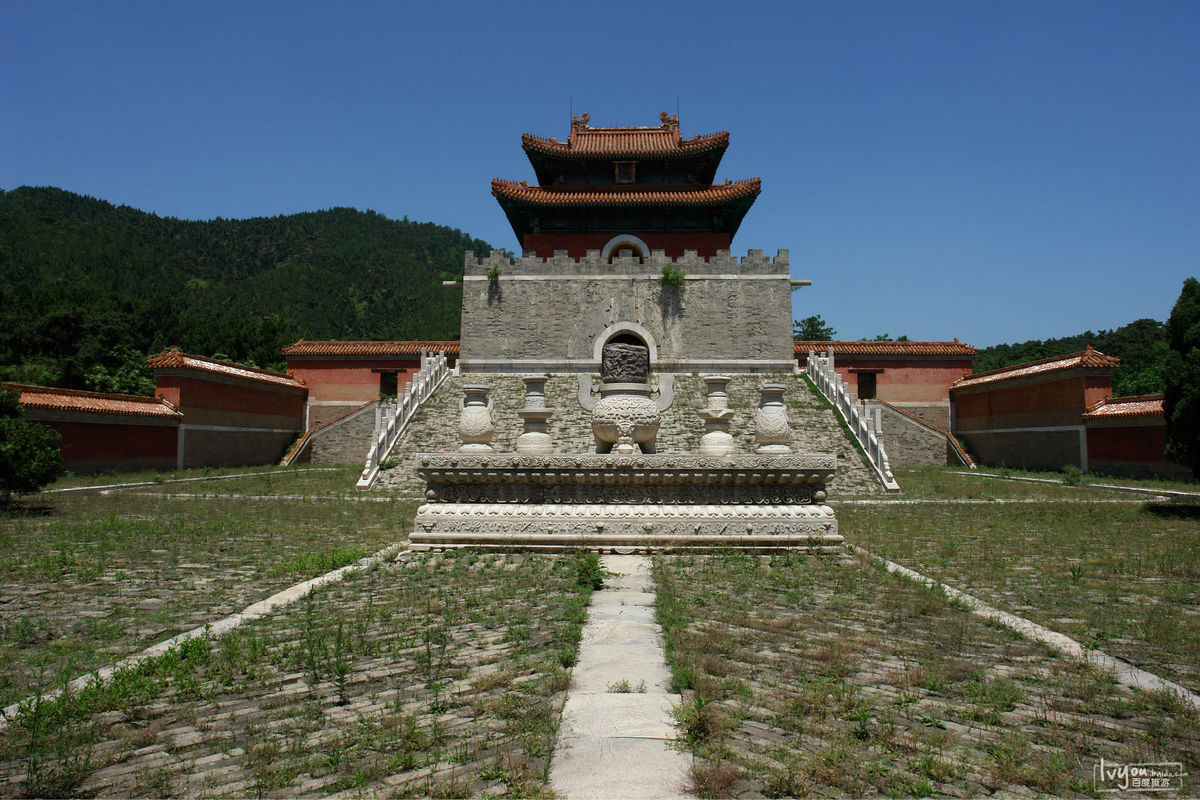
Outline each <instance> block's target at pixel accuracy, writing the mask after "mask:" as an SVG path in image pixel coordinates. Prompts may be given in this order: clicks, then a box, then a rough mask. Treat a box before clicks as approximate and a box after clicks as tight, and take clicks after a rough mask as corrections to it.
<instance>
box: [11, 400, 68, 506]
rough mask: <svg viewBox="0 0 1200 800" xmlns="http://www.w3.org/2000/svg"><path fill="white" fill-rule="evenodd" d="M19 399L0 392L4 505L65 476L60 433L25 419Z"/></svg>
mask: <svg viewBox="0 0 1200 800" xmlns="http://www.w3.org/2000/svg"><path fill="white" fill-rule="evenodd" d="M17 398H18V395H17V393H16V392H14V391H12V390H10V389H3V388H0V505H6V504H7V503H8V501H9V499H10V498H11V497H12V495H14V494H28V493H29V492H36V491H37V490H39V489H41V488H42V487H43V486H45V485H46V484H48V483H50V482H51V481H53V480H54V479H55V478H57V477H58V476H59V475H60V474H61V473H62V456H61V454H60V453H59V451H58V440H59V435H58V431H55V430H52V429H50V428H47V427H46V426H45V425H35V424H33V423H31V422H26V421H25V420H24V419H22V418H21V404H20V403H19V402H18V399H17Z"/></svg>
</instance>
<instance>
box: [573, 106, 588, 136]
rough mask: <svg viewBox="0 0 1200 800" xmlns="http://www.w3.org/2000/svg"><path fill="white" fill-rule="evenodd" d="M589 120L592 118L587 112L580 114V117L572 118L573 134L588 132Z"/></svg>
mask: <svg viewBox="0 0 1200 800" xmlns="http://www.w3.org/2000/svg"><path fill="white" fill-rule="evenodd" d="M588 119H590V117H589V116H588V113H587V112H586V111H585V112H583V113H582V114H580V115H579V116H578V117H571V132H572V133H575V132H577V131H585V130H587V127H588Z"/></svg>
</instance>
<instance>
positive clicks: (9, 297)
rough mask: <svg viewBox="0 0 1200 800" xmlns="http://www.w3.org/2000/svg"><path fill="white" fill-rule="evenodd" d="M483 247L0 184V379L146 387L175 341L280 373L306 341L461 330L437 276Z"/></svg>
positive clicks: (368, 223)
mask: <svg viewBox="0 0 1200 800" xmlns="http://www.w3.org/2000/svg"><path fill="white" fill-rule="evenodd" d="M490 249H491V246H490V245H489V244H488V243H487V242H483V241H480V240H478V239H473V238H471V237H470V236H468V235H467V234H465V233H463V232H461V231H459V230H456V229H453V228H446V227H443V226H440V225H434V224H432V223H416V222H409V221H408V220H403V221H397V220H392V219H388V218H387V217H384V216H381V215H380V214H376V213H374V212H370V211H367V212H362V211H356V210H354V209H349V208H334V209H330V210H328V211H316V212H311V213H304V214H293V215H290V216H279V217H271V218H255V219H246V220H226V219H220V218H218V219H215V220H212V221H208V222H194V221H186V220H179V219H174V218H170V217H167V218H164V217H158V216H156V215H154V214H148V213H146V212H143V211H138V210H136V209H133V208H129V207H128V206H114V205H112V204H111V203H107V202H104V201H102V200H97V199H95V198H91V197H84V196H81V195H77V194H73V193H71V192H67V191H63V190H61V189H53V188H30V187H21V188H18V189H14V190H12V191H7V192H5V191H0V379H5V380H17V381H23V382H29V383H42V384H54V385H60V386H69V387H74V388H95V389H100V390H107V391H131V390H142V391H144V390H145V389H146V387H147V384H146V379H147V378H148V376H149V374H148V372H146V371H144V370H143V369H141V365H142V362H144V360H145V356H146V355H147V354H148V353H154V352H158V351H161V350H165V349H167V348H169V347H170V346H172V345H177V346H179V347H180V348H181V349H183V350H185V351H187V352H192V353H197V354H200V355H218V356H221V357H227V358H230V359H233V360H237V361H244V362H251V363H255V364H258V365H260V366H276V367H277V366H280V365H281V364H282V359H281V356H280V354H279V348H280V347H281V346H283V345H285V344H289V343H291V342H293V341H295V340H296V339H298V338H301V337H303V338H306V339H454V338H457V337H458V326H459V306H460V301H461V297H460V294H459V292H458V291H456V290H453V289H448V288H444V287H442V285H441V281H442V280H443V279H447V278H453V277H456V276H457V275H458V274H459V273H460V272H461V271H462V260H463V253H464V251H466V250H475V251H476V252H479V253H481V254H482V253H486V252H487V251H488V250H490ZM149 387H150V388H152V387H153V383H150V384H149Z"/></svg>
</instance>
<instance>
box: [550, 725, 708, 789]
mask: <svg viewBox="0 0 1200 800" xmlns="http://www.w3.org/2000/svg"><path fill="white" fill-rule="evenodd" d="M687 782H688V760H687V758H686V757H685V756H684V755H683V753H680V752H678V751H675V750H671V749H670V748H669V747H668V746H667V744H666V742H663V741H661V740H658V739H618V738H610V739H604V740H603V741H575V742H567V743H561V744H560V749H559V750H558V751H557V752H556V753H555V757H554V768H553V770H552V772H551V774H550V785H551V787H552V788H553V789H554V791H555V792H556V793H557V794H558V795H559V796H561V797H566V798H630V799H632V798H664V800H665V799H666V798H685V797H690V796H691V795H689V794H687V793H686V792H685V791H684V787H685V786H686V785H687Z"/></svg>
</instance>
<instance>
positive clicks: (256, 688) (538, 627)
mask: <svg viewBox="0 0 1200 800" xmlns="http://www.w3.org/2000/svg"><path fill="white" fill-rule="evenodd" d="M592 558H594V556H592ZM587 561H588V557H587V556H573V555H569V554H568V555H561V556H530V555H496V554H479V553H473V552H466V551H464V552H454V553H448V554H446V555H444V556H442V555H436V554H423V555H421V554H413V555H409V556H406V557H405V558H404V559H403V560H401V561H399V562H395V563H387V564H376V565H375V566H374V567H372V568H368V569H365V570H360V571H357V572H355V573H353V574H352V575H351V576H350V577H349V578H347V579H346V580H345V581H344V582H342V583H338V584H331V585H329V586H327V587H322V588H321V589H319V590H317V591H316V592H314V593H313V594H311V595H310V596H309V597H308V598H307V599H306V600H304V601H301V602H298V603H294V604H292V605H291V606H288V607H287V608H286V609H284V610H282V611H281V612H279V613H277V614H276V615H273V616H271V617H267V618H263V619H260V620H256V621H254V622H251V623H248V624H246V625H244V626H242V627H240V628H238V629H236V630H234V631H232V632H230V633H228V634H226V635H223V636H221V637H218V638H217V639H216V640H215V641H213V642H211V643H210V642H209V641H207V640H203V639H200V640H191V641H189V642H187V643H186V644H184V645H183V646H181V647H180V648H177V649H174V650H172V651H170V652H169V653H168V654H167V655H165V656H163V657H161V658H157V659H152V660H150V661H147V662H143V663H142V664H141V665H139V666H138V667H136V668H133V669H129V670H125V671H122V672H120V673H118V674H117V675H115V676H114V677H113V678H112V679H111V680H110V681H107V682H104V683H102V684H101V683H97V684H95V685H93V686H91V687H89V688H87V689H85V690H83V691H81V692H78V693H67V694H65V695H63V696H62V697H60V698H59V699H58V700H56V701H52V702H49V703H34V704H27V706H26V707H25V708H23V709H22V712H21V713H20V714H19V715H18V717H17V719H16V720H15V721H14V724H13V727H12V728H10V729H9V731H7V732H6V733H5V734H4V735H3V736H2V737H0V774H6V775H8V776H9V778H10V780H9V781H8V782H7V783H0V794H4V795H6V796H7V795H10V794H12V793H14V792H20V793H25V794H48V795H53V796H65V795H69V794H73V793H79V794H84V795H89V794H95V793H98V792H99V793H104V794H117V795H125V796H144V795H155V796H172V795H193V794H196V793H198V792H201V791H203V792H208V793H215V794H254V795H256V796H261V795H264V794H268V793H275V794H288V795H290V794H296V793H321V794H328V793H333V792H340V791H355V792H357V791H363V792H366V793H368V794H372V793H377V792H379V791H381V790H384V789H386V790H387V791H388V792H389V793H398V794H399V796H426V795H428V794H432V795H435V796H468V795H470V794H476V795H478V794H479V793H480V792H482V791H483V790H484V789H485V788H489V787H490V788H491V790H492V791H493V792H494V791H497V790H499V791H500V792H504V793H507V794H508V795H509V796H525V797H536V796H545V795H547V794H548V791H549V790H548V786H547V782H546V779H547V770H548V767H549V756H550V754H551V752H552V750H553V745H554V741H555V738H556V734H557V725H558V715H559V712H560V710H561V705H562V702H563V700H564V699H565V691H566V687H567V673H566V672H565V671H564V670H563V669H562V667H561V666H560V665H559V663H558V653H559V652H560V650H561V649H562V648H574V649H577V648H578V630H579V629H578V626H577V622H576V620H577V619H578V613H577V611H578V608H579V607H580V604H581V602H582V603H583V604H584V605H586V598H587V596H588V595H589V594H590V592H591V586H590V584H585V583H582V582H581V581H580V580H579V575H580V573H581V572H586V571H587V570H588V566H587V563H586V562H587ZM581 565H582V566H581ZM518 625H519V626H526V627H527V628H528V634H527V635H526V636H524V637H522V638H521V639H520V640H519V641H513V640H511V639H510V638H508V637H506V636H505V635H504V631H505V630H506V629H511V628H512V627H514V626H518ZM64 756H66V757H64ZM72 759H73V760H72ZM217 774H219V775H221V778H220V781H221V782H220V783H219V784H216V785H212V786H207V785H206V783H205V782H206V780H209V781H211V780H212V779H213V776H214V775H217ZM385 778H387V779H389V780H388V783H387V784H386V785H385V784H383V783H382V781H383V780H384V779H385Z"/></svg>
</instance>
